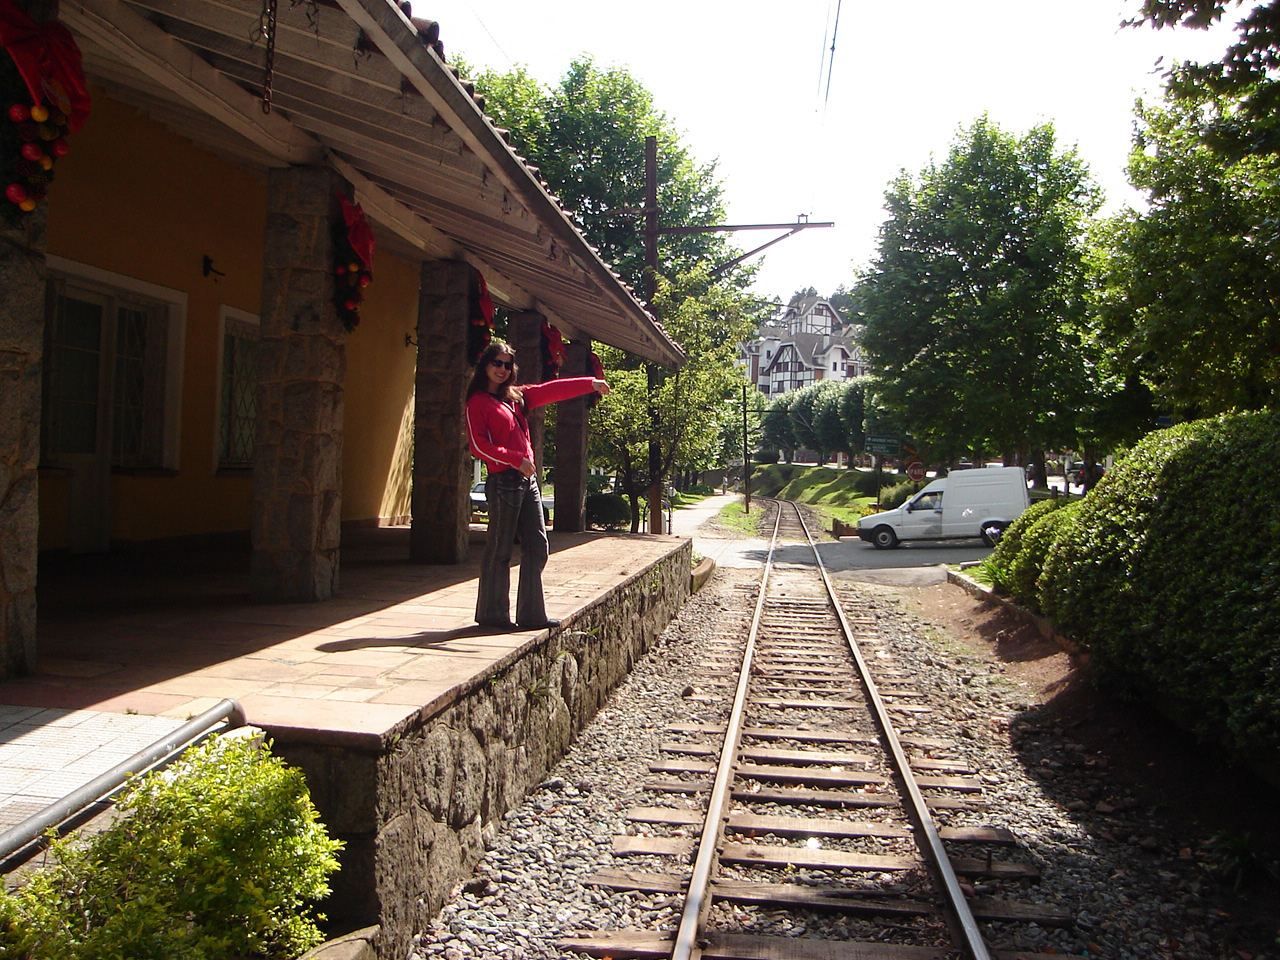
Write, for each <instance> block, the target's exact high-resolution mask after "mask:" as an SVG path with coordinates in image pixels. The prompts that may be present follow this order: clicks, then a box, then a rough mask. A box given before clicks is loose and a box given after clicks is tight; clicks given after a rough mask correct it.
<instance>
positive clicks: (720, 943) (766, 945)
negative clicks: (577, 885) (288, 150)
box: [557, 930, 1090, 960]
mask: <svg viewBox="0 0 1280 960" xmlns="http://www.w3.org/2000/svg"><path fill="white" fill-rule="evenodd" d="M674 945H675V942H674V940H672V939H671V938H670V937H663V936H662V935H660V934H653V933H642V932H637V931H631V930H619V931H615V932H612V933H608V932H606V933H600V932H599V931H594V930H592V931H589V932H586V933H584V934H583V935H582V936H581V937H579V938H577V939H565V940H560V941H558V942H557V946H559V947H560V948H561V949H563V950H573V951H575V952H577V953H583V954H586V955H587V956H589V957H611V958H613V960H665V958H667V957H669V956H671V949H672V947H673V946H674ZM700 946H701V956H702V957H703V958H704V960H947V958H949V957H950V956H951V955H952V954H951V952H950V951H948V950H947V948H944V947H912V946H906V945H901V944H894V943H866V942H855V941H847V940H816V939H809V938H804V937H794V938H793V937H785V938H784V937H758V936H751V935H748V934H741V933H713V934H709V935H708V936H707V937H706V939H705V941H704V942H700ZM992 956H993V957H995V958H996V960H1090V958H1088V957H1084V956H1080V955H1074V954H1063V953H1031V952H1028V951H1025V950H997V951H995V952H994V953H993V954H992Z"/></svg>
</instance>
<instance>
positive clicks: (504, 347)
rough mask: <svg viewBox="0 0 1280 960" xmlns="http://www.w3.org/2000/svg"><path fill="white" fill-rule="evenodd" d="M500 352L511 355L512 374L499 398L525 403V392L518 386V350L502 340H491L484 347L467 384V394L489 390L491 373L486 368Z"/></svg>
mask: <svg viewBox="0 0 1280 960" xmlns="http://www.w3.org/2000/svg"><path fill="white" fill-rule="evenodd" d="M500 353H505V354H507V355H508V356H509V357H511V376H510V377H508V378H507V382H506V383H505V384H503V387H504V388H505V389H504V390H503V392H502V393H500V394H498V399H499V400H509V401H511V402H512V403H523V402H524V394H523V393H521V391H520V388H519V387H517V386H516V378H517V377H518V376H520V367H519V366H517V365H516V362H515V359H516V352H515V351H514V350H512V349H511V345H510V344H507V343H503V342H502V341H501V340H491V341H490V342H489V345H488V346H487V347H485V348H484V352H483V353H482V354H480V359H479V360H477V361H476V372H475V373H473V374H472V375H471V383H469V384H468V385H467V396H468V397H470V396H471V395H472V394H473V393H479V392H480V391H481V390H484V391H485V392H488V390H489V374H488V373H487V372H486V370H487V368H488V366H489V362H490V361H491V360H492V359H493V358H494V357H496V356H497V355H498V354H500Z"/></svg>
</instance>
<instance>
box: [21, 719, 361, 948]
mask: <svg viewBox="0 0 1280 960" xmlns="http://www.w3.org/2000/svg"><path fill="white" fill-rule="evenodd" d="M119 809H120V810H121V811H122V812H123V813H124V814H125V816H123V817H121V818H120V819H118V820H116V821H114V822H113V823H112V824H111V825H110V826H109V827H107V828H106V829H105V830H104V831H103V832H101V833H98V834H96V835H93V836H90V837H89V838H87V839H86V840H84V841H80V840H77V839H75V838H67V839H65V840H60V841H57V842H56V843H55V844H54V845H53V848H52V854H51V863H50V865H49V866H47V867H45V868H44V869H41V870H37V871H35V872H34V873H33V874H32V875H31V877H30V879H28V881H27V882H26V884H25V885H24V886H22V887H20V888H19V889H18V890H17V891H15V892H14V893H12V894H5V893H2V892H0V956H3V957H13V958H14V960H55V958H56V960H228V958H242V957H243V958H248V957H253V958H281V960H285V958H291V957H297V956H298V955H299V954H301V953H303V952H304V951H306V950H308V949H310V948H311V947H313V946H315V945H316V944H318V943H319V942H320V940H321V935H320V931H319V929H318V927H317V926H316V920H317V919H318V918H317V916H316V915H315V914H314V913H313V910H312V901H314V900H316V899H318V898H320V897H323V896H325V895H327V894H328V893H329V886H328V877H329V875H330V874H331V873H333V871H335V870H336V869H337V867H338V863H337V860H336V859H335V857H334V855H335V853H336V852H337V851H338V849H339V848H340V847H341V846H342V844H341V842H340V841H336V840H331V839H330V838H329V836H328V834H327V833H326V832H325V828H324V825H323V824H321V823H320V822H319V820H318V819H317V816H316V810H315V807H314V806H313V805H312V803H311V798H310V795H309V794H308V792H307V786H306V782H305V781H304V780H303V777H302V772H301V771H299V770H297V769H293V768H289V767H286V766H285V765H284V763H283V762H282V761H281V760H279V759H277V758H276V757H273V756H272V755H271V754H270V753H269V752H268V751H267V749H266V748H265V747H263V748H259V747H257V746H256V745H255V744H254V743H253V742H251V741H248V740H243V739H240V738H237V737H222V738H219V737H215V738H212V739H211V740H209V741H206V742H205V743H204V744H202V745H200V746H198V747H195V748H193V749H191V750H189V751H188V752H187V753H186V754H185V755H184V757H183V758H182V759H181V760H180V761H178V762H177V763H175V764H174V765H172V766H171V767H169V768H168V770H166V771H164V772H160V773H153V774H150V775H148V776H145V777H143V778H141V779H139V780H137V781H136V782H135V783H134V784H133V785H132V786H131V787H130V788H129V789H128V791H127V792H126V794H125V795H124V798H123V799H122V800H121V802H120V804H119Z"/></svg>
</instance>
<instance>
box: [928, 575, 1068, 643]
mask: <svg viewBox="0 0 1280 960" xmlns="http://www.w3.org/2000/svg"><path fill="white" fill-rule="evenodd" d="M947 582H948V583H954V584H955V585H956V586H958V587H960V588H961V589H963V590H964V591H965V592H966V593H968V594H969V595H970V596H972V597H975V598H976V599H978V600H988V601H990V602H991V603H998V604H999V605H1000V606H1002V607H1004V608H1005V609H1006V610H1010V611H1012V612H1013V613H1015V614H1017V615H1018V616H1019V617H1021V618H1022V619H1023V620H1025V621H1026V622H1027V623H1030V624H1031V625H1033V626H1034V627H1035V628H1036V629H1037V630H1039V631H1040V636H1042V637H1044V638H1045V639H1046V640H1049V641H1051V642H1053V643H1056V644H1057V645H1058V646H1060V647H1061V648H1062V649H1063V650H1066V651H1067V652H1068V653H1070V654H1071V655H1072V656H1074V657H1078V658H1079V659H1080V661H1081V662H1082V663H1088V662H1089V654H1088V653H1087V652H1086V651H1085V650H1084V648H1083V647H1081V646H1080V644H1078V643H1076V642H1075V641H1074V640H1072V639H1071V638H1069V637H1064V636H1063V635H1062V634H1061V633H1059V632H1058V631H1057V629H1056V628H1055V627H1054V625H1053V624H1052V623H1050V622H1049V621H1048V620H1046V619H1045V618H1044V617H1042V616H1040V615H1039V614H1037V613H1032V612H1031V611H1030V610H1028V609H1027V608H1026V607H1023V606H1020V605H1019V604H1016V603H1014V602H1013V601H1012V600H1011V599H1009V598H1008V597H1006V596H1003V595H1001V594H999V593H997V592H996V591H995V590H994V589H993V588H992V587H988V586H987V585H986V584H982V583H979V582H978V581H977V580H974V579H973V577H969V576H966V575H965V574H963V573H961V572H959V571H958V570H952V569H950V568H948V569H947Z"/></svg>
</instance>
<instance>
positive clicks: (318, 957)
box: [298, 924, 379, 960]
mask: <svg viewBox="0 0 1280 960" xmlns="http://www.w3.org/2000/svg"><path fill="white" fill-rule="evenodd" d="M378 930H379V927H378V926H377V925H376V924H375V925H374V926H372V927H364V928H363V929H360V930H353V931H352V932H351V933H348V934H347V935H346V936H345V937H338V938H337V939H336V940H330V941H329V942H328V943H322V944H320V946H318V947H316V948H315V949H314V950H308V951H307V952H306V953H304V954H303V955H302V956H301V957H299V958H298V960H378V951H377V950H375V949H374V947H373V941H374V938H375V937H377V936H378Z"/></svg>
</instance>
